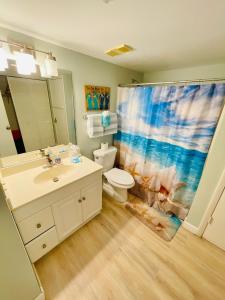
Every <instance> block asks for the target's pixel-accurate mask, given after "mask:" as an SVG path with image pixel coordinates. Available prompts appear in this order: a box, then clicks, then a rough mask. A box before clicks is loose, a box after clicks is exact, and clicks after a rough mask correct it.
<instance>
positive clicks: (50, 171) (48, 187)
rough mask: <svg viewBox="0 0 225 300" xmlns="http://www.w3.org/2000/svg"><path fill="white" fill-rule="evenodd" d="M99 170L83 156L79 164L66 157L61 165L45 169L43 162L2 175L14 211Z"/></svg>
mask: <svg viewBox="0 0 225 300" xmlns="http://www.w3.org/2000/svg"><path fill="white" fill-rule="evenodd" d="M100 169H102V166H100V165H98V164H97V163H95V162H93V161H92V160H90V159H88V158H86V157H85V156H82V157H81V162H80V163H77V164H74V163H71V158H70V157H67V158H64V159H63V160H62V164H60V165H55V166H53V167H50V168H47V169H46V160H44V161H43V163H42V164H39V165H35V164H34V165H33V167H29V168H21V170H18V171H16V172H9V173H8V174H5V175H3V183H4V187H5V189H6V191H7V195H8V198H9V202H10V205H11V209H12V210H14V209H17V208H18V207H20V206H22V205H25V204H27V203H28V202H30V201H33V200H35V199H38V198H40V197H42V196H44V195H46V194H48V193H51V192H53V191H55V190H57V189H60V188H61V187H63V186H65V185H67V184H70V183H72V182H74V181H76V180H79V179H81V178H83V177H85V176H87V175H89V174H91V173H93V172H96V171H99V170H100Z"/></svg>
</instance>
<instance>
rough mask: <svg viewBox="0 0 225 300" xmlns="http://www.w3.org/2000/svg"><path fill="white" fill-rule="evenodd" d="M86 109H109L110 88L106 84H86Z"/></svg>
mask: <svg viewBox="0 0 225 300" xmlns="http://www.w3.org/2000/svg"><path fill="white" fill-rule="evenodd" d="M84 90H85V102H86V111H93V110H101V111H102V110H109V109H110V88H109V87H105V86H94V85H85V87H84Z"/></svg>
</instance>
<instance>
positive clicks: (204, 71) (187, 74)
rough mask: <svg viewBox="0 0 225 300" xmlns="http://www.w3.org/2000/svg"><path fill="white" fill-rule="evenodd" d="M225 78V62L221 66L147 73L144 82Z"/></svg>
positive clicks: (214, 65) (213, 65)
mask: <svg viewBox="0 0 225 300" xmlns="http://www.w3.org/2000/svg"><path fill="white" fill-rule="evenodd" d="M221 77H222V78H225V62H221V63H220V64H212V65H203V66H195V67H190V68H179V69H170V70H162V71H155V72H146V73H145V74H144V82H158V81H174V80H192V79H208V78H221Z"/></svg>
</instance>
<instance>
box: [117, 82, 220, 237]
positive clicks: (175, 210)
mask: <svg viewBox="0 0 225 300" xmlns="http://www.w3.org/2000/svg"><path fill="white" fill-rule="evenodd" d="M224 96H225V84H203V85H187V86H158V87H150V86H145V87H135V88H133V87H132V88H125V87H123V88H119V90H118V106H117V113H118V117H119V131H118V133H117V134H116V135H115V139H114V144H115V146H116V147H117V148H118V155H117V164H118V166H119V167H120V168H122V169H125V170H127V171H128V172H129V173H130V174H131V175H132V176H133V177H134V179H135V183H136V184H135V187H134V188H133V189H132V190H131V192H132V193H133V194H134V195H135V196H136V197H134V198H133V200H132V201H131V200H130V201H128V203H127V204H126V206H127V208H128V209H129V210H130V211H131V212H132V213H133V214H135V215H136V216H137V217H138V218H139V219H141V220H142V221H143V222H144V223H145V224H146V225H148V226H149V227H150V228H151V229H153V230H154V231H156V232H157V233H158V234H159V235H160V236H161V237H163V238H164V239H166V240H171V238H172V237H173V236H174V234H175V233H176V231H177V229H178V228H179V226H180V225H181V222H182V220H184V218H185V217H186V215H187V213H188V211H189V209H190V207H191V204H192V201H193V199H194V196H195V193H196V190H197V188H198V184H199V181H200V178H201V174H202V171H203V167H204V163H205V160H206V157H207V153H208V150H209V147H210V143H211V140H212V137H213V134H214V131H215V129H216V124H217V121H218V118H219V115H220V112H221V109H222V106H223V103H224Z"/></svg>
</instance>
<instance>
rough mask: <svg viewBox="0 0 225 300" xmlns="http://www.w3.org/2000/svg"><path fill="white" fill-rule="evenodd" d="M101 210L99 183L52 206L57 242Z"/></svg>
mask: <svg viewBox="0 0 225 300" xmlns="http://www.w3.org/2000/svg"><path fill="white" fill-rule="evenodd" d="M101 209H102V187H101V183H100V182H99V181H97V183H96V182H93V183H92V184H90V185H88V186H87V187H85V188H83V189H80V190H77V191H76V192H74V193H73V194H72V195H70V196H68V197H66V198H65V199H62V200H61V201H58V202H57V203H55V204H54V205H53V216H54V219H55V225H56V229H57V232H58V236H59V240H60V241H62V240H64V239H65V238H66V237H68V236H69V235H70V234H71V233H72V232H74V230H75V229H77V228H78V227H80V226H81V224H83V223H85V222H87V221H88V220H90V219H91V218H92V217H94V216H95V215H96V214H97V213H99V211H100V210H101Z"/></svg>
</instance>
